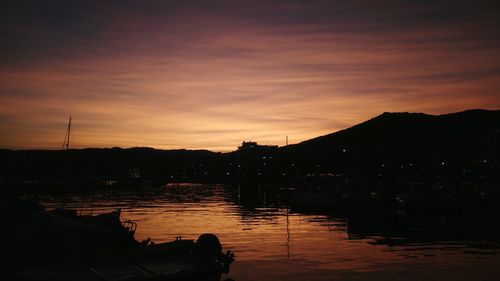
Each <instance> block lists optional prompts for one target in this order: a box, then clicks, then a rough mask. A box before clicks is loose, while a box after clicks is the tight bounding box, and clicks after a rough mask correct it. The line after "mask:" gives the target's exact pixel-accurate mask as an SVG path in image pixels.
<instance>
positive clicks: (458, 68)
mask: <svg viewBox="0 0 500 281" xmlns="http://www.w3.org/2000/svg"><path fill="white" fill-rule="evenodd" d="M374 3H375V2H373V1H354V2H352V1H349V3H347V2H344V1H338V2H335V1H334V2H332V1H314V2H303V1H262V2H260V1H249V2H239V1H238V3H235V2H234V1H229V2H226V1H205V2H200V1H179V2H176V1H167V2H163V1H160V2H155V1H151V2H147V3H144V2H141V3H138V2H135V1H130V2H128V1H120V2H119V3H115V2H113V1H106V2H104V4H103V3H101V2H99V3H97V2H93V1H84V2H80V1H75V2H72V1H68V2H67V1H65V2H64V3H60V2H57V1H56V2H54V3H52V2H49V1H48V2H43V4H40V3H38V2H35V3H32V4H26V5H19V4H12V5H8V6H9V8H10V10H9V14H8V15H6V16H5V17H3V19H2V25H1V29H0V30H1V32H2V37H4V38H5V39H6V40H5V41H4V42H8V43H7V44H5V45H3V46H2V47H1V49H2V52H1V54H0V97H1V99H0V116H1V118H0V134H1V135H2V138H1V139H0V147H12V148H28V147H30V148H33V147H41V148H57V147H59V145H60V144H59V143H60V142H61V140H60V139H61V138H62V137H63V136H64V123H65V122H66V118H67V116H69V115H73V116H74V121H75V122H74V126H75V138H74V140H75V143H74V144H75V145H76V146H78V147H87V146H126V147H129V146H153V147H158V148H182V147H186V148H207V149H215V150H231V149H234V148H235V147H236V146H237V144H238V143H239V142H240V141H242V140H244V139H253V140H257V141H263V142H269V143H276V144H283V143H284V137H285V136H287V135H288V136H290V139H291V140H293V141H294V142H298V141H302V140H305V139H308V138H311V137H315V136H318V135H322V134H326V133H330V132H333V131H336V130H339V129H343V128H345V127H347V126H350V125H354V124H356V123H357V122H360V121H363V120H365V119H368V118H370V117H372V116H373V115H376V114H379V113H381V112H384V111H423V112H429V113H445V112H450V111H459V110H463V109H467V108H477V107H482V108H499V107H500V95H499V87H498V85H499V84H500V83H499V82H500V68H499V67H498V65H500V48H499V47H500V35H498V34H497V30H498V27H499V25H500V24H499V20H498V18H500V17H498V14H499V12H498V10H495V9H492V8H491V7H490V6H488V4H487V3H478V4H477V5H476V4H475V5H474V6H470V5H469V4H467V3H465V2H464V3H461V2H459V1H458V2H453V3H454V4H453V5H451V4H450V3H448V2H446V1H444V2H435V3H433V4H426V5H422V4H417V3H414V2H412V1H409V2H407V3H403V4H401V3H399V1H382V2H380V1H377V3H376V4H374Z"/></svg>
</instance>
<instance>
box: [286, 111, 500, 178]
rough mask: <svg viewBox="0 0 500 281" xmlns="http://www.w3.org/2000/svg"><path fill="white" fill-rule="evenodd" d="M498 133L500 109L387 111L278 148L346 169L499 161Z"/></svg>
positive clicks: (303, 158)
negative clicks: (440, 112)
mask: <svg viewBox="0 0 500 281" xmlns="http://www.w3.org/2000/svg"><path fill="white" fill-rule="evenodd" d="M499 139H500V110H480V109H476V110H467V111H463V112H458V113H451V114H444V115H429V114H424V113H407V112H404V113H388V112H386V113H383V114H381V115H379V116H377V117H375V118H372V119H370V120H368V121H366V122H363V123H360V124H358V125H355V126H353V127H351V128H348V129H345V130H341V131H338V132H336V133H332V134H328V135H325V136H320V137H317V138H314V139H310V140H307V141H304V142H301V143H299V144H296V145H289V146H287V147H284V148H282V153H283V154H284V155H286V156H284V157H286V158H294V159H302V162H307V161H309V162H311V163H318V164H323V165H326V166H327V167H329V168H345V167H346V166H349V168H351V169H355V168H358V169H359V168H363V167H366V166H375V165H385V164H388V163H392V164H398V165H400V164H401V165H404V164H405V163H406V164H414V165H415V164H420V165H431V166H434V165H442V164H443V163H444V164H447V163H457V162H460V163H464V162H467V161H476V160H477V161H479V160H483V161H484V160H486V161H488V160H490V161H496V162H498V159H499V155H498V153H499V151H498V148H499V146H500V143H499Z"/></svg>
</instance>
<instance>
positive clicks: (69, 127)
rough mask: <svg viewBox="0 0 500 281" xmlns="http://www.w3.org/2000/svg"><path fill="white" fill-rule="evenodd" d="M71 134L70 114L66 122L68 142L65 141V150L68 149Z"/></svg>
mask: <svg viewBox="0 0 500 281" xmlns="http://www.w3.org/2000/svg"><path fill="white" fill-rule="evenodd" d="M70 136H71V116H70V117H69V123H68V142H67V143H66V150H69V137H70Z"/></svg>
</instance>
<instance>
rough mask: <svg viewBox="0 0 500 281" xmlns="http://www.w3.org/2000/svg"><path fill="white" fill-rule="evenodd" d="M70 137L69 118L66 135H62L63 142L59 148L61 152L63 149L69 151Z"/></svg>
mask: <svg viewBox="0 0 500 281" xmlns="http://www.w3.org/2000/svg"><path fill="white" fill-rule="evenodd" d="M70 136H71V116H70V117H69V123H68V129H67V130H66V135H64V142H63V145H62V147H61V150H64V147H66V150H69V138H70Z"/></svg>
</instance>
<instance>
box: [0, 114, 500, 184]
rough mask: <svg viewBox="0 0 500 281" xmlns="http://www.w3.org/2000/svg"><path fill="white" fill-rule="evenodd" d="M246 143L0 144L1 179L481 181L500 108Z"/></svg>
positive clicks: (497, 156)
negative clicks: (181, 146) (223, 149)
mask: <svg viewBox="0 0 500 281" xmlns="http://www.w3.org/2000/svg"><path fill="white" fill-rule="evenodd" d="M250 144H251V145H249V148H248V149H247V148H246V147H242V149H240V150H237V151H234V152H231V153H214V152H211V151H207V150H156V149H152V148H130V149H121V148H103V149H75V150H73V149H70V150H69V151H50V150H20V151H14V150H0V159H1V161H0V186H1V185H4V186H15V185H19V184H24V183H26V182H27V183H28V184H29V183H31V182H41V183H44V186H51V185H54V183H57V182H59V183H60V185H66V184H67V183H68V182H70V181H78V182H80V184H79V185H80V186H88V185H89V184H87V183H86V182H88V181H99V182H105V181H109V180H116V181H121V182H125V181H134V182H135V181H137V178H138V177H139V175H140V177H139V178H140V179H144V180H146V179H148V180H149V179H152V180H156V181H158V182H161V183H165V182H171V181H192V182H194V181H198V182H220V183H222V182H245V181H259V182H282V181H287V182H291V181H296V180H301V179H303V178H304V177H307V176H308V175H318V174H325V173H326V174H343V175H345V176H346V177H351V176H353V177H356V176H362V177H363V176H364V177H376V178H377V180H379V179H380V180H383V181H401V180H403V181H409V180H410V179H411V180H417V179H418V180H423V181H431V180H433V179H442V178H454V179H459V180H458V181H461V182H465V181H474V182H480V181H483V179H487V178H488V177H489V179H487V180H486V181H490V182H496V181H500V178H499V176H498V175H500V164H499V163H500V153H499V150H500V110H479V109H477V110H467V111H464V112H458V113H451V114H444V115H428V114H423V113H407V112H405V113H383V114H381V115H379V116H377V117H375V118H372V119H370V120H368V121H366V122H363V123H361V124H358V125H355V126H353V127H351V128H348V129H345V130H341V131H338V132H336V133H332V134H328V135H325V136H320V137H317V138H314V139H310V140H307V141H304V142H301V143H299V144H295V145H289V146H285V147H280V148H278V147H277V146H259V145H256V144H255V145H254V144H253V143H250ZM247 146H248V145H247ZM250 146H251V148H250ZM254 146H255V147H254Z"/></svg>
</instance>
